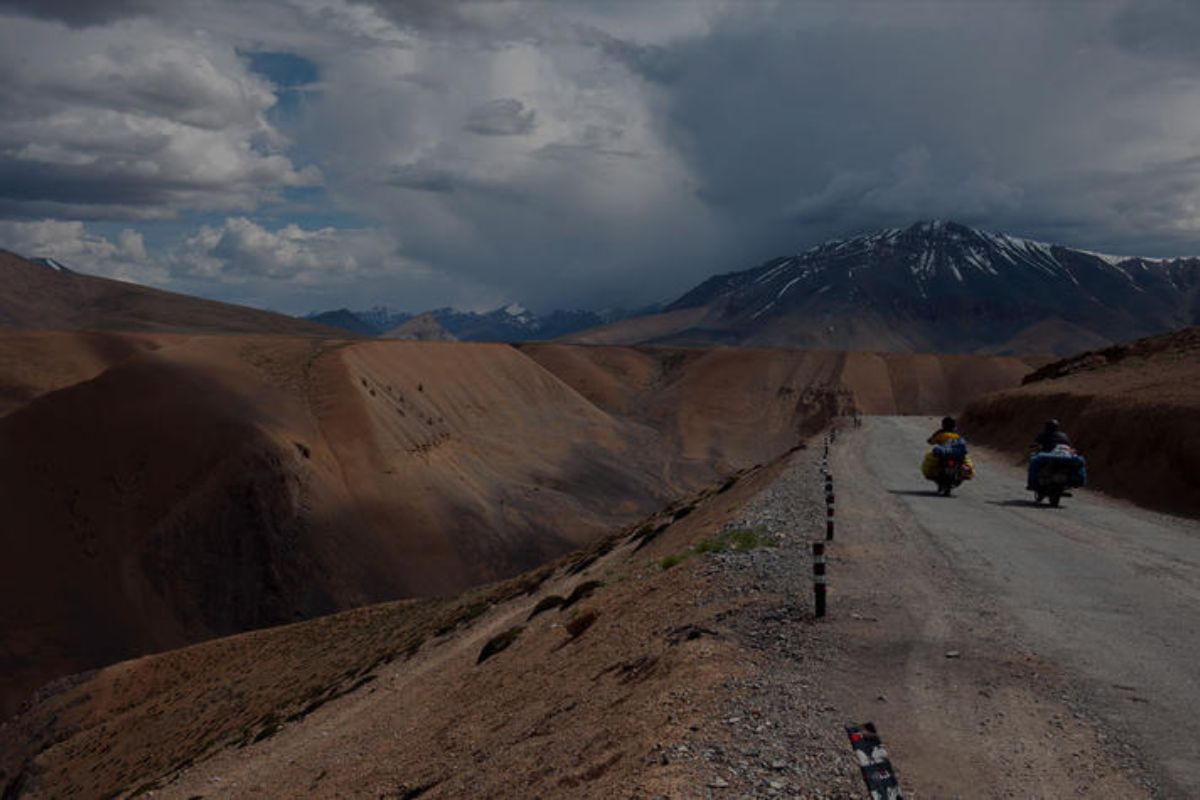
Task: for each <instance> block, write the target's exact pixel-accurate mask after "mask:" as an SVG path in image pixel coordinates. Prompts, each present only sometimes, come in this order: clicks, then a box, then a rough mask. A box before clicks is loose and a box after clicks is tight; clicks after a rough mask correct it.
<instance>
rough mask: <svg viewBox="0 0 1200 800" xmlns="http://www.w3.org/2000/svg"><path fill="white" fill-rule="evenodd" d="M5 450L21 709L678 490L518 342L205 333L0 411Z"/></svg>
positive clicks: (468, 577)
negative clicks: (45, 691) (444, 343)
mask: <svg viewBox="0 0 1200 800" xmlns="http://www.w3.org/2000/svg"><path fill="white" fill-rule="evenodd" d="M86 371H87V370H85V369H81V372H86ZM0 454H3V456H2V457H0V506H2V507H3V508H5V510H6V516H5V522H6V524H5V525H4V527H3V530H2V532H0V537H2V538H3V546H4V549H5V552H6V553H7V554H8V557H6V558H5V559H3V562H2V563H0V587H3V588H0V594H2V595H3V603H2V605H3V608H4V611H3V612H0V631H2V637H0V641H2V642H3V646H4V663H5V682H4V690H3V698H2V699H3V701H4V703H5V705H6V707H7V708H8V709H11V708H12V705H11V704H12V703H14V702H15V701H16V699H17V698H19V697H20V696H21V695H22V694H23V693H24V692H26V691H28V690H29V689H31V688H32V687H33V686H36V685H37V684H38V683H41V682H42V681H44V680H46V679H47V678H48V677H51V676H53V675H56V674H63V673H66V672H73V671H77V670H79V669H83V668H88V667H91V666H96V665H99V664H103V663H108V662H111V661H114V660H116V659H118V658H123V657H128V656H130V655H133V654H138V653H144V652H147V651H154V650H159V649H162V648H167V647H177V646H180V645H183V644H186V643H188V642H191V641H196V640H197V639H202V638H207V637H208V636H212V635H215V634H226V633H232V632H235V631H238V630H245V629H247V628H252V627H258V626H262V625H268V624H278V623H280V622H287V621H290V620H293V619H297V618H303V617H308V616H312V615H314V614H320V613H328V612H330V611H333V610H337V609H340V608H348V607H352V606H356V605H361V604H364V603H368V602H378V601H380V600H384V599H391V598H397V597H412V596H420V595H428V594H435V593H441V592H447V591H455V590H461V589H463V588H465V587H467V586H470V585H473V584H478V583H480V582H483V581H488V580H495V579H497V578H501V577H504V576H505V575H512V574H515V573H517V572H519V571H521V570H522V569H527V568H529V567H531V566H534V565H536V564H538V563H541V562H543V561H545V560H546V559H548V558H551V557H553V556H556V555H558V554H561V553H563V552H566V551H568V550H570V549H573V548H574V547H578V546H580V545H582V544H584V543H586V542H588V541H591V539H592V538H594V537H595V536H596V535H597V534H598V533H600V532H602V531H604V530H607V529H609V528H610V527H611V525H612V524H613V523H614V520H616V521H620V520H621V519H622V518H626V519H627V518H632V517H633V516H636V515H637V514H639V513H644V511H645V510H646V509H647V508H649V507H653V506H654V505H657V504H661V503H662V502H665V500H666V498H667V497H669V496H671V495H672V494H674V493H677V492H678V491H680V490H681V487H679V486H676V485H674V484H672V483H671V482H670V480H669V479H668V477H667V474H666V473H667V470H666V469H665V466H664V465H665V463H666V461H667V460H668V459H669V458H671V454H670V451H669V449H668V448H665V447H663V446H661V444H660V442H659V441H658V439H657V438H656V436H655V434H654V432H653V431H651V430H649V429H646V428H644V427H642V426H638V425H630V424H627V423H625V422H623V421H620V420H617V419H614V418H612V417H611V416H609V415H608V414H606V413H604V412H603V411H601V410H599V409H597V408H595V407H593V406H592V405H590V404H589V403H588V402H587V401H586V400H584V399H583V398H582V397H580V396H579V395H578V394H577V393H575V392H574V391H572V390H571V389H570V388H569V387H567V386H565V385H564V384H562V383H561V382H560V381H558V380H557V379H555V378H554V377H553V376H552V375H550V374H549V373H547V372H546V371H545V370H543V369H541V368H540V367H538V366H537V364H535V363H534V362H532V361H530V360H529V359H528V358H526V357H524V356H522V355H521V354H520V353H518V352H516V351H515V350H513V349H512V348H509V347H505V346H501V345H462V346H458V345H451V346H448V347H440V348H439V347H438V346H437V345H429V344H417V343H402V342H394V343H382V342H381V343H361V344H348V343H337V342H322V341H320V340H307V339H290V338H273V337H246V338H240V337H195V338H186V339H183V340H179V341H177V342H175V343H174V344H173V346H170V347H164V348H162V349H160V350H158V351H154V352H145V353H141V354H138V355H135V356H133V357H131V358H129V359H128V360H126V361H124V362H123V363H120V364H118V365H116V366H114V367H112V368H110V369H108V370H107V371H105V372H103V373H101V374H100V375H98V376H97V377H94V378H91V379H90V380H85V381H83V382H80V383H76V384H74V385H70V386H67V387H66V388H62V389H59V390H57V391H51V392H49V393H46V394H42V395H40V396H38V397H37V398H36V399H34V400H32V401H31V402H29V403H27V404H26V405H24V406H22V407H20V408H18V409H16V410H15V411H12V412H11V413H9V414H8V415H7V416H5V417H3V418H0ZM697 471H698V472H700V471H703V470H697ZM709 474H711V472H710V473H709Z"/></svg>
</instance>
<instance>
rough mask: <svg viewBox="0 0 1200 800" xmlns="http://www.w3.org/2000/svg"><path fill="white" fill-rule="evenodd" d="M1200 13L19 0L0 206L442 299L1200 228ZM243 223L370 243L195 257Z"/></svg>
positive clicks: (1155, 248) (662, 288) (278, 289)
mask: <svg viewBox="0 0 1200 800" xmlns="http://www.w3.org/2000/svg"><path fill="white" fill-rule="evenodd" d="M1197 30H1200V18H1198V17H1197V15H1196V14H1195V13H1194V10H1193V9H1190V6H1189V5H1188V4H1185V3H1178V2H1149V3H1127V2H1116V1H1115V0H1114V1H1112V2H1109V1H1108V0H1101V1H1100V2H1095V3H1087V4H1039V3H1026V2H1015V3H1005V4H987V5H983V6H980V5H978V4H961V3H953V2H932V1H930V2H925V1H923V0H922V1H918V2H909V3H902V4H901V3H878V2H853V3H838V4H830V3H801V2H777V3H776V2H762V3H743V2H715V1H714V2H695V3H638V4H633V3H630V4H612V3H601V2H591V1H590V0H577V1H576V2H562V3H540V2H510V3H492V2H436V3H435V2H416V3H391V2H375V3H370V2H349V0H279V1H277V2H268V1H267V0H251V1H250V2H245V3H232V2H226V1H225V0H214V1H213V2H206V3H199V2H195V3H193V2H181V3H172V4H170V5H169V6H166V5H162V6H159V5H154V4H144V3H141V2H137V1H136V0H119V1H117V2H97V3H88V4H83V3H73V2H66V1H65V0H59V1H58V2H52V3H38V4H32V3H29V2H24V1H23V0H5V1H4V2H0V44H2V45H3V47H0V67H2V68H3V69H4V70H5V74H6V75H8V76H10V77H9V79H8V80H6V82H5V84H4V86H3V87H0V108H2V109H3V111H4V112H5V113H4V114H3V115H0V218H8V219H12V220H17V219H21V220H27V221H29V220H42V219H46V220H50V221H55V222H64V221H70V222H85V223H88V224H89V225H94V222H93V221H101V220H107V221H110V222H111V223H113V224H115V226H118V227H119V226H130V227H132V228H133V229H135V230H136V231H138V232H141V233H143V234H144V235H145V237H146V238H145V241H146V242H147V257H146V261H147V262H150V263H153V264H156V265H158V268H160V269H163V270H166V274H167V276H168V280H174V281H198V280H201V278H202V277H203V276H205V275H208V276H210V277H211V278H212V281H213V282H212V283H211V284H208V290H209V291H211V292H212V293H214V294H215V295H218V296H219V295H220V294H221V293H222V292H224V291H226V290H227V289H228V286H229V285H230V282H229V281H228V278H229V276H231V275H239V276H240V278H239V281H240V283H239V284H238V285H239V286H240V287H241V288H242V289H243V290H244V289H247V288H249V287H251V284H253V288H254V291H255V293H256V295H257V296H262V297H274V298H277V302H281V303H290V302H296V300H295V298H294V296H293V295H290V294H289V292H291V288H290V287H289V286H288V285H287V284H288V282H289V281H291V280H293V279H294V277H295V276H296V275H297V274H299V273H300V272H302V273H303V274H304V275H305V279H304V280H305V281H306V282H307V286H308V290H309V291H311V292H316V293H318V294H319V293H320V292H321V291H322V288H321V287H322V286H324V291H325V294H326V297H325V298H324V299H323V300H319V301H317V302H316V303H315V305H318V306H326V305H327V306H333V305H342V304H345V303H348V302H350V300H351V299H350V298H345V297H344V296H342V295H341V294H340V292H342V291H343V288H342V286H343V282H342V279H343V278H344V277H345V275H346V267H345V265H344V262H343V261H339V259H338V257H336V256H334V255H333V254H332V249H331V248H326V249H325V250H322V249H321V247H320V246H318V242H324V241H332V240H334V239H336V238H338V237H339V236H340V237H342V238H345V239H348V240H352V241H354V242H356V244H355V245H354V247H356V248H360V249H361V248H365V247H366V246H365V245H364V244H362V240H363V239H366V238H370V239H371V241H372V242H373V243H374V244H373V245H372V247H374V248H376V249H375V250H374V251H373V252H374V253H375V255H376V256H377V258H376V259H375V260H376V263H377V264H379V265H382V266H381V267H380V268H381V269H383V270H384V273H385V274H386V276H388V277H390V282H387V286H388V287H390V288H389V290H395V291H397V292H400V293H402V294H404V295H406V296H407V297H409V298H411V302H412V305H413V307H428V306H434V305H441V304H445V303H452V302H453V303H470V302H487V303H493V302H497V301H501V300H508V299H521V300H523V301H525V302H527V303H529V304H530V305H532V306H534V307H543V308H544V307H549V306H554V305H576V304H592V305H604V304H630V303H638V302H644V301H650V300H655V299H660V298H662V297H666V296H670V295H672V294H674V293H676V292H677V291H679V290H681V289H683V288H685V287H686V286H688V285H690V284H692V283H694V282H695V281H697V280H699V279H701V278H703V277H704V276H705V275H708V274H711V273H714V272H718V271H725V270H729V269H737V268H741V267H744V266H747V265H749V264H753V263H756V262H758V261H761V260H762V259H765V258H768V257H771V256H774V255H777V254H778V253H781V252H791V251H794V250H795V249H796V248H799V247H804V246H806V245H810V244H814V243H816V242H819V241H822V240H824V239H826V238H828V237H831V236H840V235H845V234H848V233H853V232H857V231H862V230H871V229H875V228H878V227H886V226H895V225H903V224H907V223H909V222H911V221H912V220H913V219H920V218H926V217H930V216H943V217H953V218H956V219H961V220H964V221H965V222H969V223H975V224H980V225H984V226H986V227H989V228H993V229H1002V230H1009V231H1013V232H1015V233H1019V234H1023V235H1028V236H1031V237H1035V238H1041V239H1047V240H1052V241H1062V242H1066V243H1070V244H1074V245H1078V246H1081V247H1089V248H1095V249H1102V250H1106V251H1110V252H1136V253H1145V254H1147V255H1170V254H1178V253H1186V252H1196V251H1200V217H1198V216H1197V215H1196V214H1195V212H1194V209H1195V208H1196V207H1198V206H1200V189H1197V188H1196V187H1197V186H1200V181H1198V180H1197V178H1200V152H1197V150H1196V148H1195V141H1197V134H1198V133H1200V131H1197V125H1198V124H1200V123H1197V121H1196V117H1195V114H1194V112H1193V109H1194V108H1195V107H1196V104H1197V102H1200V61H1198V60H1197V59H1196V58H1195V57H1194V53H1193V50H1192V49H1189V47H1188V46H1187V43H1188V42H1189V41H1191V38H1189V37H1190V33H1189V32H1195V31H1197ZM261 53H271V54H275V55H276V56H278V58H277V59H276V61H275V62H274V67H273V69H271V70H268V69H265V68H264V66H263V59H261V58H258V57H257V56H256V54H261ZM289 64H292V65H294V68H295V69H297V70H299V71H301V72H303V73H304V76H303V79H302V80H301V79H300V78H299V77H297V78H296V79H295V80H289V77H288V75H287V70H288V69H289ZM301 67H303V69H301ZM314 76H315V77H314ZM226 216H229V217H230V218H231V219H243V218H244V219H245V220H246V222H247V223H249V224H251V225H254V226H257V227H258V228H261V229H262V230H265V231H270V232H274V235H279V232H280V231H282V230H285V229H288V228H289V226H292V225H294V226H297V229H298V230H303V231H307V232H314V231H326V230H327V229H337V230H339V231H344V232H345V233H344V234H336V235H335V234H332V233H329V234H323V236H325V237H326V238H321V237H317V238H307V239H303V242H302V243H301V242H300V240H299V239H296V238H295V237H293V239H292V240H291V245H290V246H295V247H298V248H300V249H301V250H303V251H304V252H307V253H317V254H318V256H315V257H317V258H319V259H320V258H328V261H321V262H320V263H317V262H316V261H314V262H311V263H310V264H309V265H308V266H305V267H303V268H297V267H295V266H292V267H286V268H284V267H279V266H275V267H272V268H266V267H264V265H266V264H277V265H278V264H280V263H290V264H293V265H295V264H299V263H301V262H302V261H303V257H301V256H295V257H282V256H281V258H282V259H283V260H282V261H278V260H276V261H272V260H270V259H268V260H266V261H264V260H262V259H261V258H257V257H256V256H254V255H252V254H251V253H249V252H247V251H246V249H245V248H244V247H243V248H238V247H233V246H227V247H225V248H224V249H217V248H207V249H205V250H204V253H205V255H204V258H206V259H210V261H208V262H206V264H208V266H207V267H206V268H205V269H204V270H200V271H197V268H196V266H195V263H194V261H189V260H188V259H180V258H168V257H167V256H166V253H168V252H172V251H180V250H183V251H188V252H191V251H194V250H196V249H197V248H198V247H200V245H198V244H196V242H202V241H205V240H206V237H208V238H211V236H212V235H213V234H212V231H213V230H217V229H221V230H222V231H223V233H222V236H223V237H225V238H224V239H223V241H225V242H230V241H233V240H234V238H236V237H235V236H234V233H233V232H232V231H231V230H228V229H227V227H226V226H227V223H223V222H221V220H222V219H224V218H225V217H226ZM156 220H157V222H156ZM113 229H114V228H113V225H110V226H109V227H108V228H104V232H103V233H94V234H93V235H103V236H109V237H110V238H111V237H112V236H115V234H114V233H112V230H113ZM97 230H99V229H97ZM205 230H207V231H208V232H207V233H205ZM367 230H370V231H373V232H374V233H373V234H371V236H370V237H368V236H367V235H366V234H364V233H363V231H367ZM189 242H191V244H189ZM380 247H382V248H383V250H380V249H378V248H380ZM201 249H204V248H201ZM284 249H286V248H284ZM277 251H278V249H277ZM322 253H323V255H320V254H322ZM218 261H219V262H220V266H219V267H218V266H215V264H216V262H218ZM389 264H391V265H394V266H395V270H396V271H395V272H387V269H388V268H387V266H386V265H389ZM412 264H422V265H425V266H426V268H427V269H428V270H430V271H431V272H430V273H429V274H430V275H434V274H436V279H433V280H426V281H424V282H420V281H418V282H415V283H414V282H411V274H412V273H411V270H410V269H409V267H408V266H407V265H412ZM297 269H299V272H297ZM322 274H324V275H327V276H328V279H327V280H325V279H323V278H322V277H321V276H322ZM323 281H324V282H323ZM190 288H192V289H195V288H196V285H192V286H191V287H190ZM305 297H308V295H305ZM481 298H486V301H485V300H481ZM400 300H401V298H396V299H394V300H389V302H399V301H400ZM295 310H303V309H300V308H297V309H295Z"/></svg>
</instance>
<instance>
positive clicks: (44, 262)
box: [29, 257, 75, 273]
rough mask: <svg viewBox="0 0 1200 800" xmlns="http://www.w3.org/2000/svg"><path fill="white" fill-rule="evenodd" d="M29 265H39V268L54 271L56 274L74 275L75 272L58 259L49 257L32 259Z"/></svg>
mask: <svg viewBox="0 0 1200 800" xmlns="http://www.w3.org/2000/svg"><path fill="white" fill-rule="evenodd" d="M29 263H31V264H37V265H38V266H39V267H46V268H47V269H52V270H54V271H55V272H66V273H72V272H74V271H75V270H73V269H71V268H70V267H68V266H67V265H66V264H64V263H62V262H61V261H59V260H57V259H53V258H49V257H42V258H31V259H29Z"/></svg>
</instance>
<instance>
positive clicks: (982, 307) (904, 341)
mask: <svg viewBox="0 0 1200 800" xmlns="http://www.w3.org/2000/svg"><path fill="white" fill-rule="evenodd" d="M665 311H666V312H667V314H666V315H664V316H665V317H666V318H669V319H671V320H677V324H676V325H675V327H674V328H673V329H668V330H667V331H666V332H665V333H664V332H663V330H662V329H661V328H659V329H656V336H657V341H662V342H673V343H696V344H701V343H729V344H741V345H778V346H804V347H831V348H838V349H841V348H854V349H871V350H931V351H943V352H982V351H994V352H1005V351H1025V352H1050V353H1069V352H1076V351H1078V350H1080V349H1083V348H1086V347H1091V346H1099V345H1103V344H1105V343H1108V342H1112V341H1119V340H1125V339H1131V338H1135V337H1138V336H1145V335H1149V334H1153V333H1160V332H1162V331H1165V330H1170V329H1173V328H1178V327H1182V326H1186V325H1193V324H1196V323H1197V322H1200V259H1196V258H1178V259H1148V258H1136V257H1128V258H1127V257H1119V256H1109V255H1103V254H1098V253H1092V252H1089V251H1086V250H1076V249H1072V248H1068V247H1062V246H1059V245H1051V244H1046V243H1043V242H1036V241H1032V240H1029V239H1022V238H1018V237H1015V236H1008V235H1006V234H998V233H989V232H986V231H981V230H977V229H974V228H970V227H967V226H965V225H960V224H957V223H954V222H946V221H932V222H919V223H916V224H914V225H911V226H909V227H907V228H892V229H888V230H882V231H877V232H875V233H871V234H867V235H863V236H857V237H853V238H849V239H838V240H835V241H830V242H825V243H824V244H821V245H818V246H816V247H813V248H811V249H809V250H806V251H804V252H802V253H799V254H797V255H793V256H786V257H782V258H775V259H772V260H770V261H768V262H766V263H765V264H763V265H761V266H759V267H756V268H754V269H750V270H746V271H744V272H734V273H729V274H725V275H717V276H715V277H713V278H710V279H709V280H707V281H705V282H704V283H702V284H700V285H699V286H697V287H696V288H695V289H693V290H691V291H690V292H688V293H687V294H685V295H683V296H682V297H680V298H679V299H678V300H676V301H675V302H674V303H671V304H670V305H669V306H667V308H666V309H665ZM631 322H633V321H631ZM624 324H625V323H620V324H618V325H616V326H613V327H614V329H617V330H619V329H621V327H622V326H623V325H624ZM632 328H633V326H631V329H632ZM642 328H643V329H644V328H645V326H644V325H643V326H642ZM608 340H609V341H618V340H619V336H617V337H612V336H610V337H609V338H608Z"/></svg>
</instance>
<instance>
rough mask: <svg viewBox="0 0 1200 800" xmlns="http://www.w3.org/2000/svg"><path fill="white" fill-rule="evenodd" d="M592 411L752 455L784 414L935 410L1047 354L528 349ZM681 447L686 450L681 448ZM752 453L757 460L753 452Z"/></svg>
mask: <svg viewBox="0 0 1200 800" xmlns="http://www.w3.org/2000/svg"><path fill="white" fill-rule="evenodd" d="M521 351H522V352H524V353H527V354H528V355H529V356H530V357H532V358H533V359H534V360H536V361H537V362H538V363H540V364H542V365H543V366H544V367H546V369H548V370H550V371H551V372H553V373H554V374H555V375H557V376H558V377H560V378H561V379H562V380H564V381H566V382H567V383H569V384H570V385H571V386H573V387H574V388H575V389H577V390H578V391H579V392H580V393H581V394H583V395H584V396H585V397H587V398H588V399H589V400H591V401H592V402H594V403H595V404H597V405H598V406H600V407H602V408H605V409H608V410H610V411H613V412H614V413H618V414H622V415H632V416H635V417H636V418H638V419H644V420H648V421H650V422H651V423H653V424H654V425H655V426H656V427H659V428H661V429H663V430H665V431H667V432H669V433H671V434H672V435H674V436H675V437H676V440H677V441H678V442H680V443H681V444H682V445H683V446H684V447H686V448H691V452H692V454H693V455H696V456H697V457H703V456H704V455H705V451H706V449H707V452H708V454H709V455H710V456H711V454H712V453H715V452H729V451H730V448H735V449H736V448H751V449H753V448H754V447H755V446H756V445H755V442H756V441H758V442H759V443H760V445H761V444H762V439H763V436H764V435H765V434H766V433H767V432H769V431H770V430H772V429H774V428H777V427H778V426H779V425H780V424H781V423H780V421H779V419H778V417H779V415H780V414H783V413H784V412H785V410H794V409H804V408H809V409H815V408H816V407H821V408H822V409H823V410H824V412H825V413H828V414H848V413H851V412H853V411H855V410H857V411H858V412H859V413H863V414H943V413H946V412H950V411H955V410H957V409H960V408H962V407H963V406H965V405H966V404H967V403H969V402H970V401H971V400H974V399H975V398H977V397H980V396H982V395H984V394H986V393H988V392H992V391H996V390H999V389H1004V388H1009V387H1013V386H1016V385H1017V384H1018V383H1019V382H1020V381H1021V379H1022V377H1024V376H1025V375H1027V374H1028V373H1029V372H1030V370H1031V369H1033V368H1034V367H1037V366H1041V365H1043V364H1044V363H1046V361H1047V360H1048V359H1046V358H1045V357H1017V356H975V355H947V354H924V353H871V352H850V353H846V352H837V351H829V350H781V349H754V348H736V349H735V348H716V349H701V348H692V349H689V348H665V347H664V348H658V347H605V346H585V345H565V344H526V345H522V346H521ZM684 443H686V444H684ZM746 455H747V457H755V458H757V459H758V460H763V457H764V451H762V450H761V449H760V450H759V451H758V453H757V455H756V456H751V454H750V453H749V452H747V453H746Z"/></svg>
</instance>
